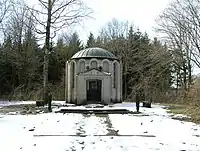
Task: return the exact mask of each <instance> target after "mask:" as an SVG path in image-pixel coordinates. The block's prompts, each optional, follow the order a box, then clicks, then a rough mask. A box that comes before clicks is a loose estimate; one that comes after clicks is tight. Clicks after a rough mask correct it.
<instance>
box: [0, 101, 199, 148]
mask: <svg viewBox="0 0 200 151" xmlns="http://www.w3.org/2000/svg"><path fill="white" fill-rule="evenodd" d="M115 106H116V107H124V108H129V109H133V110H135V108H134V104H128V103H123V104H117V105H115ZM141 111H142V113H141V114H137V115H131V114H124V115H119V114H111V115H101V116H95V115H81V114H64V115H63V114H61V113H47V114H38V115H0V117H1V118H0V151H44V150H48V151H82V150H85V151H93V150H94V151H102V150H103V151H110V150H113V151H137V150H139V151H148V150H151V151H152V150H161V151H164V150H165V151H180V150H187V151H190V150H191V151H198V150H199V151H200V126H199V125H196V124H194V123H191V122H183V121H178V120H174V119H171V118H170V116H169V115H168V114H167V112H166V110H165V109H163V108H161V107H160V106H158V105H154V106H153V108H151V109H146V108H141Z"/></svg>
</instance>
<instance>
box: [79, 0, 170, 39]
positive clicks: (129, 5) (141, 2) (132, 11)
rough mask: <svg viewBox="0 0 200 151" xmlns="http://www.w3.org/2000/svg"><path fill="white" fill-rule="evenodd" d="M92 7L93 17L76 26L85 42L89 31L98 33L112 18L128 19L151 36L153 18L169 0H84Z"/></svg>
mask: <svg viewBox="0 0 200 151" xmlns="http://www.w3.org/2000/svg"><path fill="white" fill-rule="evenodd" d="M84 2H85V3H86V4H87V5H88V6H89V7H90V8H92V9H93V11H94V14H93V15H92V16H93V17H94V18H95V19H90V20H87V21H85V22H84V28H83V27H77V28H76V30H77V31H78V33H79V35H80V38H81V39H82V40H83V41H84V42H85V40H86V39H87V36H88V35H89V32H90V31H91V32H93V33H94V34H95V35H96V34H98V30H99V29H100V28H101V27H103V26H104V25H105V24H106V23H107V22H109V21H110V20H112V19H113V18H116V19H119V20H128V21H129V22H132V23H133V24H134V25H135V26H137V27H139V29H140V30H141V31H143V32H144V31H146V32H147V33H148V34H149V35H150V36H151V37H154V36H156V33H155V32H153V28H152V27H153V26H155V18H156V16H158V15H159V13H160V12H162V10H163V9H164V8H165V7H166V6H167V4H168V3H169V0H123V1H122V0H84Z"/></svg>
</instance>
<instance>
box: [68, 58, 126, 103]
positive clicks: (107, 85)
mask: <svg viewBox="0 0 200 151" xmlns="http://www.w3.org/2000/svg"><path fill="white" fill-rule="evenodd" d="M121 81H122V71H121V64H120V62H119V60H117V59H106V58H103V57H101V58H92V57H90V58H78V59H76V58H75V59H70V60H69V61H67V62H66V79H65V100H66V102H68V103H75V104H78V105H81V104H85V103H88V101H89V100H91V101H94V102H95V100H96V101H97V100H98V101H100V102H101V103H103V104H109V103H111V102H114V103H117V102H121V100H122V82H121Z"/></svg>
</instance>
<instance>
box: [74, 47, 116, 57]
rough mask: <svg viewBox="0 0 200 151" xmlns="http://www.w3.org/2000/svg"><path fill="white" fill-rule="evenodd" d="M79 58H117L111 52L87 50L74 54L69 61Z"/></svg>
mask: <svg viewBox="0 0 200 151" xmlns="http://www.w3.org/2000/svg"><path fill="white" fill-rule="evenodd" d="M79 58H106V59H116V60H118V59H117V57H116V56H115V55H114V54H112V53H111V52H109V51H107V50H105V49H102V48H97V47H96V48H87V49H83V50H81V51H78V52H77V53H75V54H74V55H73V56H72V57H71V59H79Z"/></svg>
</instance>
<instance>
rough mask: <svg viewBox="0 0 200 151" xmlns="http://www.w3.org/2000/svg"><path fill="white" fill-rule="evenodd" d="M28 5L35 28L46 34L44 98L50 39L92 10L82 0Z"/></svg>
mask: <svg viewBox="0 0 200 151" xmlns="http://www.w3.org/2000/svg"><path fill="white" fill-rule="evenodd" d="M36 7H37V9H36V8H34V7H32V8H31V7H28V8H29V10H31V12H32V16H33V17H34V19H35V21H36V22H37V23H38V25H39V26H38V27H39V28H36V29H35V30H36V31H37V32H38V33H39V34H44V35H45V44H44V50H45V51H44V66H43V88H44V99H45V94H46V92H47V89H48V63H49V53H50V49H51V48H50V47H51V45H50V40H51V38H53V37H55V35H56V33H57V31H59V30H60V29H63V28H66V27H69V26H71V25H74V24H77V23H80V22H81V21H82V20H83V19H84V18H86V17H89V15H90V14H91V12H92V11H91V10H90V9H89V8H88V7H87V6H86V5H84V3H83V2H82V1H81V0H38V5H37V6H36ZM45 100H46V99H45Z"/></svg>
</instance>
